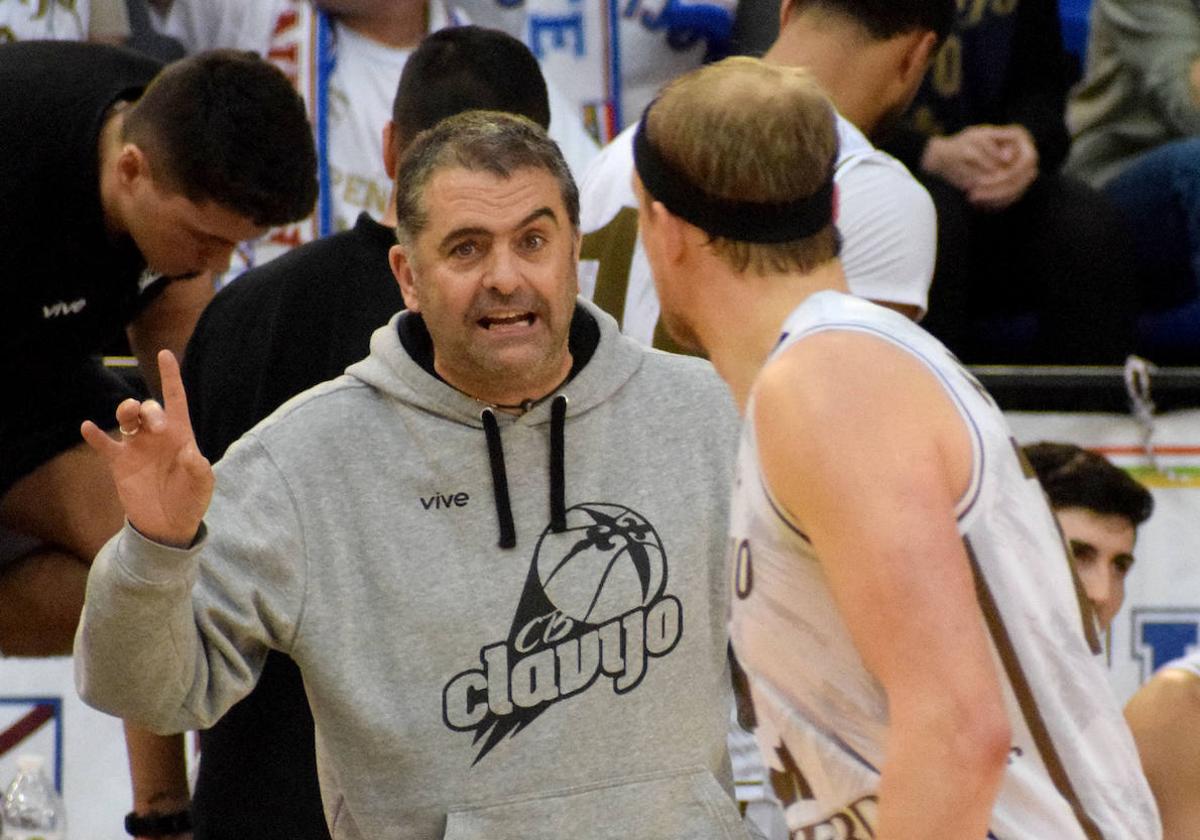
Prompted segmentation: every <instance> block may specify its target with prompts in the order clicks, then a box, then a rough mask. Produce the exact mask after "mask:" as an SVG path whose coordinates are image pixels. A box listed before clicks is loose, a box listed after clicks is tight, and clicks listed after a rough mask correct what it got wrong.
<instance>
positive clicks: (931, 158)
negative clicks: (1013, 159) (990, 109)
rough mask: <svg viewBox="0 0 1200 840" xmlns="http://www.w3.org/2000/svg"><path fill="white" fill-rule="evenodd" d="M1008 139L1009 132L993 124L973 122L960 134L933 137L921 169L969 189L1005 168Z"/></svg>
mask: <svg viewBox="0 0 1200 840" xmlns="http://www.w3.org/2000/svg"><path fill="white" fill-rule="evenodd" d="M1006 142H1011V141H1009V140H1008V135H1007V134H1006V133H1005V132H1004V131H1002V130H1001V129H998V128H996V127H995V126H990V125H973V126H969V127H967V128H964V129H963V130H962V131H960V132H958V133H957V134H950V135H947V136H945V137H931V138H930V139H929V142H928V143H926V144H925V152H924V154H923V155H922V156H921V169H923V170H924V171H926V172H928V173H930V174H932V175H937V176H938V177H939V178H941V179H942V180H944V181H947V182H948V183H950V184H952V185H953V186H955V187H958V188H959V189H960V190H962V191H963V192H968V191H970V190H971V189H972V188H973V187H974V186H975V184H976V183H978V182H979V181H980V179H982V178H984V177H986V176H988V175H994V174H996V173H998V172H1000V171H1001V170H1003V169H1004V167H1005V166H1006V165H1007V158H1006V152H1005V149H1006V145H1005V144H1006Z"/></svg>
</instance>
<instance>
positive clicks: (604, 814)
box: [445, 768, 748, 840]
mask: <svg viewBox="0 0 1200 840" xmlns="http://www.w3.org/2000/svg"><path fill="white" fill-rule="evenodd" d="M747 837H748V835H747V834H746V829H745V828H744V827H743V826H742V821H741V819H740V818H739V816H738V811H737V806H736V805H735V804H734V802H733V800H732V799H730V797H729V795H728V794H727V793H726V792H725V790H724V789H723V788H722V787H721V785H720V784H718V783H717V780H716V779H715V778H714V777H713V775H712V773H710V772H709V771H708V770H706V769H704V768H688V769H685V770H675V771H671V772H667V773H655V774H650V775H645V776H635V777H627V778H624V779H621V780H619V781H616V782H604V783H599V784H595V785H583V786H577V787H573V788H566V789H563V790H557V791H553V792H549V793H546V794H541V795H538V796H531V797H526V798H523V799H514V800H508V801H504V802H495V803H491V804H488V805H480V806H476V807H472V808H463V809H459V810H452V811H450V812H449V813H448V814H447V815H446V834H445V840H635V838H636V840H684V838H687V840H747Z"/></svg>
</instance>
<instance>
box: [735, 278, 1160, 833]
mask: <svg viewBox="0 0 1200 840" xmlns="http://www.w3.org/2000/svg"><path fill="white" fill-rule="evenodd" d="M825 330H851V331H855V332H859V333H863V334H865V335H870V336H874V337H877V338H878V339H879V340H881V341H887V342H889V343H890V344H892V345H893V346H894V347H895V348H896V349H897V350H899V351H902V352H905V353H909V354H911V355H912V356H914V357H915V358H917V359H918V360H919V361H921V362H922V363H923V364H924V365H925V366H926V367H927V368H928V370H929V372H930V373H931V374H932V375H933V376H935V377H936V378H937V379H938V381H939V382H940V383H941V385H942V387H943V388H945V390H946V392H947V394H948V395H949V396H950V397H951V399H952V400H953V402H954V404H955V405H956V406H957V408H958V410H959V412H960V413H961V415H962V419H963V423H964V424H965V425H966V427H967V429H968V431H969V433H970V437H971V441H972V451H973V459H972V472H971V481H970V486H969V489H968V490H967V492H966V493H965V494H964V496H963V498H962V499H961V500H960V501H959V503H958V506H957V509H956V511H955V513H956V515H957V517H958V527H959V532H960V533H961V534H962V537H963V544H964V546H965V547H966V554H967V557H968V558H969V562H970V563H971V566H972V571H973V573H974V578H975V582H976V590H977V592H978V597H979V603H980V607H981V609H982V612H983V615H984V618H985V620H986V624H987V628H988V630H989V633H990V637H991V643H992V650H993V653H994V655H995V658H996V665H997V672H998V673H999V674H1000V675H1001V679H1002V682H1003V690H1004V697H1005V704H1006V708H1007V711H1008V717H1009V720H1010V723H1011V726H1012V731H1013V744H1012V750H1011V752H1010V757H1009V762H1008V768H1007V771H1006V773H1005V777H1004V781H1003V783H1002V787H1001V790H1000V794H999V798H998V799H997V801H996V805H995V807H994V809H993V812H992V819H991V824H990V833H989V835H988V836H989V837H990V838H994V840H1051V839H1052V840H1099V839H1100V838H1104V840H1150V839H1151V838H1158V837H1160V835H1161V830H1160V828H1159V821H1158V814H1157V810H1156V808H1155V805H1154V800H1153V798H1152V797H1151V794H1150V790H1149V788H1148V786H1147V785H1146V782H1145V779H1144V777H1143V776H1142V772H1141V768H1140V765H1139V763H1138V757H1137V752H1136V750H1135V748H1134V745H1133V740H1132V738H1131V737H1130V735H1129V732H1128V730H1127V729H1126V727H1125V723H1124V720H1123V719H1122V717H1121V714H1120V711H1119V707H1118V705H1117V702H1116V700H1115V698H1114V697H1113V696H1112V693H1111V690H1110V689H1109V687H1108V683H1107V680H1106V679H1105V676H1104V673H1103V670H1102V667H1101V664H1100V662H1099V660H1098V658H1097V657H1096V656H1095V654H1096V653H1098V652H1099V650H1100V645H1099V640H1098V637H1097V632H1096V626H1095V622H1094V618H1093V616H1092V614H1091V610H1090V606H1089V605H1088V604H1087V601H1086V599H1085V598H1084V597H1083V595H1082V593H1081V589H1080V588H1079V586H1078V584H1077V581H1076V579H1075V576H1074V573H1073V572H1072V569H1071V566H1070V561H1069V559H1068V557H1067V554H1066V549H1065V546H1064V543H1063V539H1062V536H1061V533H1060V531H1059V530H1058V526H1057V524H1056V523H1055V520H1054V517H1053V515H1052V514H1051V512H1050V510H1049V507H1048V506H1047V503H1046V500H1045V496H1044V495H1043V493H1042V491H1041V488H1040V486H1039V485H1038V483H1037V479H1036V478H1035V477H1034V474H1033V470H1032V469H1031V468H1030V467H1029V466H1028V462H1026V461H1025V460H1024V458H1023V457H1022V456H1021V454H1020V449H1019V447H1018V446H1017V444H1016V442H1015V441H1014V440H1013V438H1012V436H1011V433H1010V431H1009V430H1008V427H1007V425H1006V423H1005V421H1004V418H1003V417H1002V416H1001V414H1000V412H999V410H998V409H997V408H996V406H995V404H994V403H993V402H992V400H991V398H990V397H989V396H988V395H987V393H986V392H985V391H984V390H983V388H982V387H981V386H980V385H979V383H978V382H976V381H975V379H974V378H973V377H972V376H971V375H970V374H969V373H968V372H967V371H966V370H965V369H964V368H963V367H962V366H961V365H959V363H958V362H957V361H956V360H955V359H954V357H953V356H952V355H951V354H950V353H949V351H947V350H946V349H945V348H944V347H943V346H942V345H941V344H940V343H938V341H937V340H936V339H934V338H933V337H931V336H930V335H928V334H927V333H925V332H924V331H922V330H921V329H920V328H918V327H916V326H914V325H913V324H912V323H910V322H909V321H908V320H907V319H905V318H903V317H902V316H900V315H897V314H896V313H894V312H891V311H889V310H886V309H883V308H881V307H878V306H875V305H874V304H871V303H868V302H866V301H863V300H860V299H857V298H853V297H850V296H849V295H844V294H839V293H837V292H821V293H818V294H816V295H813V296H812V297H810V298H809V299H807V300H806V301H805V302H804V303H803V304H802V305H801V306H799V307H798V308H797V309H796V310H795V311H794V312H793V313H792V314H791V315H790V316H789V318H788V319H787V321H786V322H785V324H784V327H783V335H782V337H781V339H780V341H779V344H778V346H777V347H776V349H775V351H774V353H776V354H778V353H780V352H782V351H783V350H784V349H786V348H788V347H790V346H792V345H793V344H796V343H797V342H799V341H802V340H803V339H804V338H805V337H806V336H809V335H812V334H814V333H816V332H821V331H825ZM796 387H798V388H799V387H805V384H804V383H797V384H796ZM752 399H753V398H752ZM751 410H752V404H751ZM747 416H750V412H749V411H748V412H747ZM881 422H886V420H885V419H884V418H881ZM798 433H803V432H800V431H798ZM730 550H731V551H732V552H733V554H734V557H733V568H734V569H735V572H734V581H733V585H734V598H733V612H732V621H731V628H730V629H731V634H732V637H733V642H734V647H735V650H736V653H737V656H738V659H739V661H740V662H741V664H742V666H743V667H744V669H745V670H746V672H747V674H748V675H749V680H750V684H751V693H752V696H753V699H754V711H755V717H756V721H755V735H756V738H757V740H758V743H759V748H760V750H761V751H762V753H763V758H764V760H765V761H766V763H767V765H768V767H769V769H770V775H771V781H772V784H773V786H774V789H775V792H776V794H777V795H778V796H779V797H780V800H781V801H782V802H783V803H784V805H785V807H786V808H787V817H788V825H789V827H790V829H791V831H792V836H793V837H797V838H824V837H873V836H875V823H876V814H877V809H876V804H877V791H878V782H879V773H880V768H881V767H882V766H883V762H884V748H883V745H884V736H885V733H886V730H887V725H888V717H887V704H886V699H885V695H884V692H883V689H882V686H880V684H879V683H878V682H877V681H876V680H875V679H874V677H872V676H871V674H870V673H869V672H868V671H867V670H866V668H865V666H864V665H863V663H862V660H861V659H860V657H859V655H858V652H857V651H856V649H855V648H854V646H853V644H852V643H851V641H850V637H849V633H848V632H847V629H846V626H845V624H844V622H843V621H842V618H841V616H840V615H839V614H838V611H837V609H836V608H835V607H834V604H833V601H832V598H831V597H830V593H829V589H828V586H827V584H826V581H825V577H824V575H823V572H822V568H821V564H820V562H819V561H818V559H817V557H816V556H815V555H814V554H813V551H812V547H811V545H810V544H809V542H808V540H807V539H806V538H805V536H804V523H803V522H797V521H794V520H793V519H792V518H790V517H789V516H788V514H787V513H785V512H784V511H783V510H782V509H781V508H780V507H779V506H778V505H777V504H775V503H774V502H773V500H772V498H771V496H770V494H769V492H768V491H767V489H766V486H765V481H764V478H763V474H762V470H761V469H760V465H759V459H758V452H757V447H756V444H755V439H754V428H753V424H752V423H745V424H743V431H742V440H741V449H740V452H739V456H738V462H737V475H736V489H735V491H734V499H733V509H732V523H731V540H730ZM912 571H913V574H920V572H921V569H920V565H919V558H913V570H912ZM863 608H869V605H863ZM948 772H950V771H949V769H948Z"/></svg>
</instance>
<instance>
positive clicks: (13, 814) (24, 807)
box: [0, 755, 67, 840]
mask: <svg viewBox="0 0 1200 840" xmlns="http://www.w3.org/2000/svg"><path fill="white" fill-rule="evenodd" d="M0 817H2V818H3V819H2V820H0V822H2V823H3V825H4V840H66V836H67V834H66V831H67V816H66V811H65V809H64V808H63V803H62V798H61V797H60V796H59V795H58V791H57V790H55V789H54V783H53V782H51V781H50V779H49V778H48V777H47V776H46V761H45V759H43V758H42V757H41V756H40V755H22V756H20V757H18V758H17V776H16V778H15V779H13V780H12V784H10V785H9V786H8V789H7V790H6V791H5V792H4V801H3V802H2V803H0Z"/></svg>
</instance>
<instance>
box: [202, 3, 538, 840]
mask: <svg viewBox="0 0 1200 840" xmlns="http://www.w3.org/2000/svg"><path fill="white" fill-rule="evenodd" d="M472 108H487V109H491V110H498V111H507V112H510V113H515V114H521V115H523V116H525V117H528V118H529V119H531V120H534V121H535V122H537V123H538V124H539V125H541V126H543V127H545V126H546V125H548V124H549V122H550V113H549V102H548V101H547V98H546V85H545V82H544V80H543V79H542V75H541V72H540V70H539V69H538V65H537V62H536V61H535V60H534V58H533V55H532V54H531V53H530V52H529V50H528V49H527V48H526V47H525V46H524V45H523V44H522V43H521V42H520V41H517V40H515V39H514V38H512V37H510V36H508V35H505V34H503V33H501V32H497V31H494V30H488V29H480V28H478V27H474V26H463V27H453V28H448V29H441V30H439V31H437V32H435V33H433V34H432V35H429V36H428V37H427V38H425V40H424V41H422V42H421V44H420V46H418V47H417V49H416V50H414V51H413V53H412V55H411V56H410V57H409V59H408V62H407V63H406V64H405V66H404V70H403V72H402V73H401V75H400V82H399V85H398V87H397V89H396V92H395V102H394V104H393V107H392V120H391V122H389V123H388V126H387V129H386V131H385V133H384V137H385V139H384V144H383V150H384V151H383V161H382V163H381V166H382V168H383V169H384V170H385V171H386V172H387V173H388V175H389V176H394V175H395V171H396V162H397V159H398V157H399V155H400V153H401V152H402V151H403V150H404V149H405V148H406V147H407V146H408V144H409V143H410V142H411V141H412V140H413V138H414V137H416V135H417V134H418V133H420V132H421V131H423V130H425V129H427V128H431V127H432V126H433V125H435V124H436V123H437V122H439V121H440V120H441V119H443V118H445V117H448V116H451V115H453V114H456V113H459V112H460V111H463V110H469V109H472ZM395 201H396V197H395V192H394V188H393V192H392V195H390V196H389V197H388V200H387V204H386V207H385V210H384V213H383V215H382V217H381V218H380V219H379V221H376V220H374V219H372V218H371V216H370V215H369V214H368V213H366V212H363V213H361V214H360V215H359V217H358V220H357V222H356V223H355V225H354V227H353V228H351V229H350V230H347V231H342V232H340V233H336V234H333V235H332V236H329V237H325V238H323V239H319V240H317V241H314V242H310V243H308V244H305V245H302V246H300V247H299V248H296V249H294V250H293V251H291V252H290V253H288V254H285V255H284V256H282V257H280V258H279V259H278V260H273V261H271V262H269V263H267V264H266V265H263V266H260V267H258V268H255V269H252V270H251V271H249V272H247V273H245V274H244V275H242V276H241V277H239V278H238V279H237V280H236V281H235V282H233V283H231V284H230V285H229V286H227V287H226V288H224V289H222V290H221V292H220V293H219V294H218V295H217V297H216V299H215V300H214V301H213V302H212V304H211V305H210V306H209V308H208V309H207V311H206V312H205V313H204V316H203V317H202V318H201V319H200V323H199V324H198V325H197V328H196V332H195V334H194V335H193V337H192V341H191V343H190V344H189V345H188V351H187V356H186V357H185V359H184V370H183V375H184V382H185V383H186V385H187V389H188V396H189V402H190V406H191V415H192V420H193V423H194V426H195V430H196V440H197V443H198V445H199V447H200V451H201V452H203V453H204V454H205V455H206V456H207V457H208V458H209V459H211V460H213V461H216V460H217V459H219V458H220V457H221V456H222V455H224V453H225V450H226V449H227V448H228V447H229V445H230V444H231V443H233V441H235V440H237V438H239V437H241V435H242V434H243V433H244V432H246V431H248V430H249V429H250V428H251V427H252V426H254V425H255V424H256V423H257V422H258V421H259V420H262V419H263V418H264V417H266V416H267V415H268V414H270V413H271V412H272V411H274V410H275V408H277V407H278V406H279V405H281V404H282V403H283V402H285V401H286V400H288V399H289V398H290V397H292V396H295V395H296V394H298V393H300V392H301V391H304V390H306V389H308V388H310V387H312V386H313V385H316V384H317V383H319V382H322V381H324V380H326V379H332V378H333V377H335V376H337V375H338V374H340V373H341V372H342V371H343V370H344V369H345V368H346V367H347V366H349V365H350V364H352V363H353V362H356V361H358V360H359V359H361V358H363V357H364V356H366V355H367V351H368V342H369V340H370V337H371V333H372V332H374V331H375V330H376V329H377V328H378V327H380V326H382V325H383V324H385V323H386V322H387V320H388V318H390V317H391V316H392V315H394V314H395V313H396V312H397V311H399V310H400V309H403V308H404V300H403V298H402V297H401V295H400V287H399V285H397V283H396V278H395V276H394V275H393V274H392V271H391V269H390V268H389V266H388V250H389V248H390V247H391V246H392V245H394V244H396V234H395V226H396V205H395ZM200 744H201V760H200V769H199V774H198V776H197V779H196V788H195V794H194V798H193V803H192V810H193V815H194V822H195V828H194V831H195V840H242V838H248V837H253V838H256V840H273V838H277V840H327V838H328V837H329V830H328V829H327V828H326V825H325V818H324V814H323V813H322V810H321V797H320V792H319V790H318V786H317V770H316V757H315V752H314V745H313V720H312V713H311V712H310V710H309V708H308V702H307V701H306V699H305V696H304V687H303V684H302V683H301V680H300V671H299V669H298V668H297V667H296V665H295V663H294V662H293V661H292V660H291V659H289V658H288V657H287V656H286V655H284V654H282V653H279V652H275V651H272V652H271V653H270V654H269V655H268V657H267V662H266V665H265V667H264V668H263V673H262V676H261V677H260V679H259V681H258V685H257V687H256V688H255V689H254V691H252V692H251V693H250V695H249V696H248V697H246V698H245V699H244V700H242V701H241V702H240V703H238V704H237V705H236V706H234V707H233V708H232V709H230V710H229V712H228V713H227V714H226V715H225V716H224V717H223V718H222V719H221V720H220V721H218V722H217V724H216V725H215V726H214V727H213V728H212V729H209V730H207V731H205V732H202V733H201V734H200Z"/></svg>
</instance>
